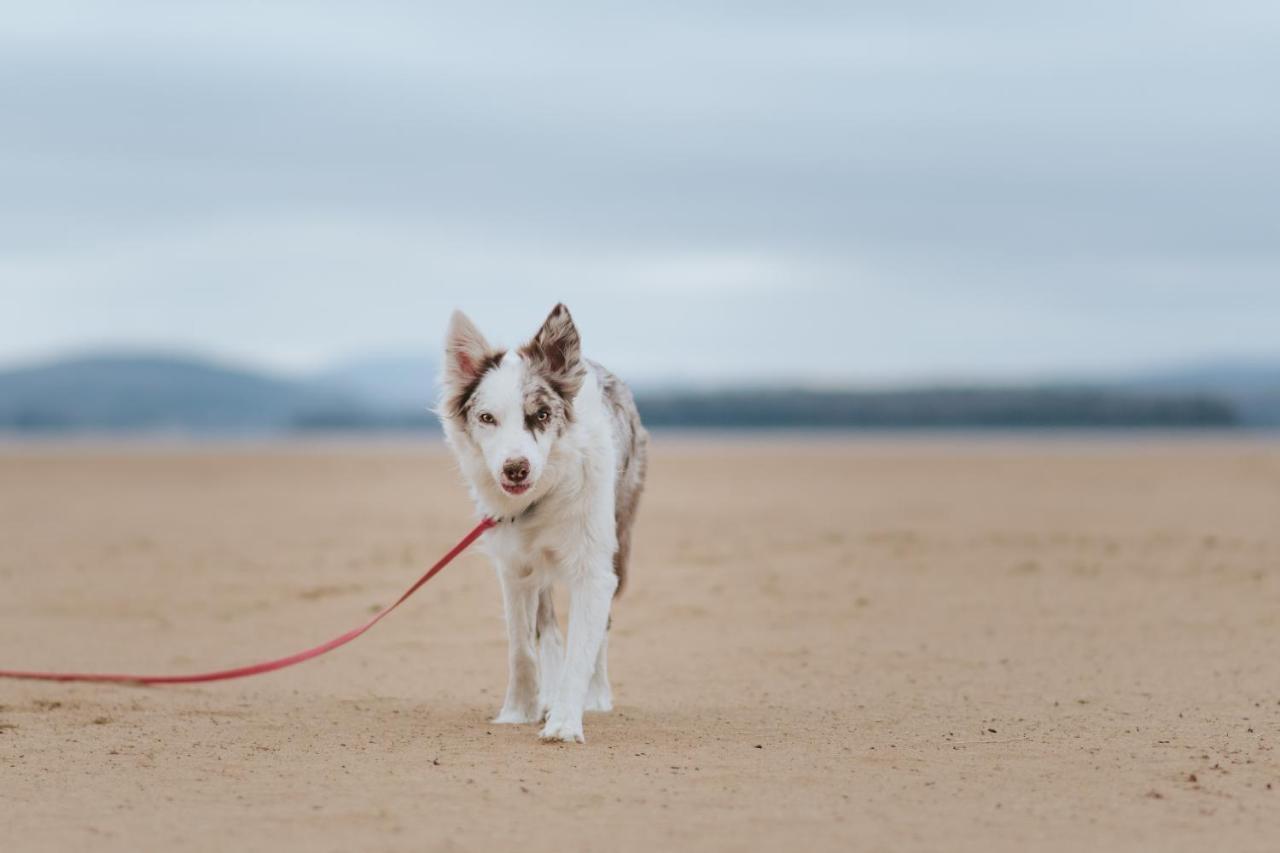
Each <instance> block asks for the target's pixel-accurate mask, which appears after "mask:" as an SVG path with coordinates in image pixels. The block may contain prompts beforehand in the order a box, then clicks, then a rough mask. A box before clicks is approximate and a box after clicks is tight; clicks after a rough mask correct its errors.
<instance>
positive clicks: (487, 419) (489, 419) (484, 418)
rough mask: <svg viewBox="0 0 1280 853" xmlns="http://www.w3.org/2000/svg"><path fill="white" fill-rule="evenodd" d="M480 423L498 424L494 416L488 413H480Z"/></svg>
mask: <svg viewBox="0 0 1280 853" xmlns="http://www.w3.org/2000/svg"><path fill="white" fill-rule="evenodd" d="M480 423H482V424H496V423H497V421H496V420H494V418H493V415H491V414H489V413H488V412H481V413H480Z"/></svg>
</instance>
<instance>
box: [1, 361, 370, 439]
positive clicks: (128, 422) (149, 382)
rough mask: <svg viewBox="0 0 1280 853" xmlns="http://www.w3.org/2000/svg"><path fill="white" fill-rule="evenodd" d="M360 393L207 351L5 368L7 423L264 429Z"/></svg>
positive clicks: (347, 402)
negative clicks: (214, 358) (229, 361)
mask: <svg viewBox="0 0 1280 853" xmlns="http://www.w3.org/2000/svg"><path fill="white" fill-rule="evenodd" d="M362 407H363V403H362V402H361V401H360V400H359V399H358V398H357V397H355V396H354V395H349V394H344V393H343V392H339V391H334V390H330V389H326V388H324V387H322V386H319V385H316V384H312V383H308V382H298V381H293V380H288V379H282V378H278V377H272V376H268V375H265V374H262V373H257V372H254V371H251V370H246V369H243V368H237V367H230V366H226V365H221V364H217V363H214V362H211V361H207V360H204V359H199V358H192V357H187V356H180V355H154V354H110V353H108V354H95V355H85V356H79V357H74V358H68V359H64V360H60V361H53V362H49V363H46V364H37V365H32V366H29V367H21V368H16V369H11V370H6V371H0V429H8V430H14V431H21V432H67V431H81V432H82V431H107V432H132V431H140V430H145V431H159V430H176V431H185V432H261V431H266V430H279V429H285V428H289V427H290V426H291V425H292V423H293V422H294V421H296V420H297V419H298V418H300V417H305V416H307V415H308V413H314V412H323V411H331V410H334V409H342V410H351V409H360V408H362Z"/></svg>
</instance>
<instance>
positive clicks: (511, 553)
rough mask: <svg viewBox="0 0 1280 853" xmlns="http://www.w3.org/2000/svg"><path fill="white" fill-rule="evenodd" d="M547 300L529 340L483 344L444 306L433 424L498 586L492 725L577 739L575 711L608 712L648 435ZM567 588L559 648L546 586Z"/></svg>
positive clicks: (623, 393)
mask: <svg viewBox="0 0 1280 853" xmlns="http://www.w3.org/2000/svg"><path fill="white" fill-rule="evenodd" d="M580 350H581V347H580V343H579V338H578V330H577V328H576V327H575V326H574V324H573V319H572V318H571V317H570V316H569V310H568V309H567V308H565V307H564V305H557V306H556V307H555V308H554V309H553V310H552V311H551V314H550V316H548V317H547V319H546V321H545V322H544V323H543V324H542V328H541V329H539V330H538V333H537V334H536V335H534V336H533V339H532V340H530V341H529V342H528V343H526V344H525V345H524V346H522V347H520V348H519V349H516V350H512V351H509V352H506V351H503V350H498V349H494V348H493V347H491V346H490V345H489V343H488V342H487V341H486V340H485V339H484V336H483V335H481V334H480V331H479V330H478V329H477V328H476V327H475V325H474V324H473V323H472V322H471V321H470V320H469V319H467V317H466V316H465V315H463V314H462V313H461V312H455V313H454V315H453V318H452V320H451V321H450V324H449V332H448V339H447V341H446V342H445V358H444V375H443V381H442V383H441V384H442V387H443V395H442V398H441V400H440V407H439V411H440V419H441V421H442V422H443V424H444V434H445V438H446V439H447V441H448V443H449V446H450V447H451V448H452V449H453V452H454V454H455V455H456V456H457V458H458V462H459V463H460V465H461V467H462V472H463V474H464V475H465V477H466V479H467V483H468V485H469V486H470V488H471V493H472V496H473V497H474V498H475V501H476V503H477V504H478V505H479V509H480V511H481V512H483V513H484V514H486V515H488V516H489V517H491V518H494V519H498V520H499V522H500V523H499V524H498V526H497V527H495V528H493V529H491V530H490V531H489V532H488V533H487V534H486V535H485V537H484V539H483V540H482V545H483V547H484V548H485V549H486V551H487V553H488V554H489V555H490V557H491V558H492V559H493V562H494V565H495V567H496V568H497V571H498V577H499V579H500V580H501V582H502V594H503V599H504V603H505V607H506V617H507V639H508V642H509V644H510V645H509V650H508V662H509V681H508V683H507V697H506V701H504V702H503V704H502V710H501V711H500V712H499V713H498V716H497V717H496V718H495V720H494V722H497V723H531V722H539V721H542V720H545V721H546V725H545V726H544V727H543V729H542V738H543V739H544V740H555V741H577V742H579V743H581V742H582V741H583V734H582V714H583V711H609V710H612V708H613V696H612V693H611V691H610V688H609V673H608V666H607V663H606V649H607V647H608V640H607V636H606V634H607V630H608V626H609V608H610V607H611V605H612V602H613V598H614V596H615V594H616V593H617V592H618V591H619V590H620V589H621V587H622V583H623V581H624V580H625V578H626V571H627V557H628V554H629V552H630V548H631V526H632V523H633V521H634V520H635V514H636V506H637V504H638V502H639V499H640V491H641V489H642V487H643V485H644V475H645V462H646V456H647V452H648V434H647V433H646V432H645V430H644V427H642V426H641V425H640V416H639V414H638V413H637V412H636V407H635V402H634V400H633V399H632V397H631V392H630V391H628V390H627V387H626V386H625V385H623V384H622V382H621V381H620V380H618V378H617V377H615V376H614V375H613V374H612V373H610V372H609V371H607V370H605V369H604V368H603V367H601V366H600V365H598V364H596V363H595V362H592V361H588V360H586V359H584V358H583V357H582V355H581V351H580ZM555 583H562V584H564V585H566V586H567V587H568V590H569V597H570V607H569V632H568V639H567V642H566V641H562V640H561V637H560V628H559V625H558V623H557V622H556V616H555V609H554V606H553V604H552V597H551V587H552V584H555Z"/></svg>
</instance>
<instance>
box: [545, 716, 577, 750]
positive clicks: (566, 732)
mask: <svg viewBox="0 0 1280 853" xmlns="http://www.w3.org/2000/svg"><path fill="white" fill-rule="evenodd" d="M539 737H540V738H542V739H543V740H544V741H548V742H556V741H559V742H562V743H586V740H587V739H586V738H585V737H583V735H582V716H581V715H579V716H577V717H576V718H574V717H569V716H565V715H561V714H554V713H553V714H552V715H551V716H550V717H549V718H548V719H547V724H546V725H545V726H543V727H542V734H540V735H539Z"/></svg>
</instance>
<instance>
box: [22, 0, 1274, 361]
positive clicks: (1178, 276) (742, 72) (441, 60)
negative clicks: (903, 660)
mask: <svg viewBox="0 0 1280 853" xmlns="http://www.w3.org/2000/svg"><path fill="white" fill-rule="evenodd" d="M1277 34H1280V13H1277V12H1276V11H1275V8H1274V7H1273V5H1272V4H1265V3H1261V2H1257V3H1246V2H1234V3H1226V4H1222V5H1219V6H1215V7H1214V8H1213V9H1211V10H1210V9H1207V7H1206V8H1204V9H1197V8H1195V7H1192V6H1176V7H1170V6H1168V4H1162V3H1155V2H1148V3H1143V4H1139V5H1138V6H1136V7H1134V6H1126V7H1124V8H1123V9H1122V8H1120V7H1117V6H1114V5H1113V4H1102V3H1082V4H1071V5H1070V6H1064V7H1061V8H1058V9H1055V10H1046V9H1044V8H1032V7H1029V6H1027V5H1025V4H1016V3H1011V2H988V3H980V4H976V5H974V4H966V5H964V7H963V8H961V7H957V6H955V5H954V4H943V3H925V4H921V5H913V7H912V8H911V9H906V8H904V7H901V6H899V5H898V4H889V3H870V4H858V5H857V6H851V5H849V4H837V3H804V4H768V3H750V4H742V5H740V6H739V7H735V9H734V11H733V13H732V14H730V13H728V12H726V11H725V10H724V9H723V8H721V7H712V6H709V5H707V6H704V5H700V4H676V3H659V4H650V5H646V6H645V7H644V8H643V10H639V9H638V7H632V8H627V7H613V8H609V9H606V8H604V7H600V6H598V5H597V4H565V3H556V4H551V5H549V6H547V5H539V6H537V7H531V6H525V5H521V4H497V5H494V4H466V5H464V6H458V5H457V4H449V5H436V6H432V5H423V4H417V3H372V4H362V5H359V6H352V5H349V4H336V3H335V4H330V3H308V4H271V5H270V6H268V7H262V6H260V5H259V4H246V3H216V4H214V3H209V4H182V6H181V7H178V6H172V5H165V4H153V3H143V2H122V3H116V4H111V5H110V6H109V7H108V6H102V5H101V4H91V3H64V2H49V3H41V4H35V5H29V6H28V7H24V8H22V9H18V10H13V11H12V12H11V14H10V15H9V16H8V18H7V20H6V27H5V28H4V30H3V32H0V74H3V75H4V78H5V79H9V80H21V81H23V85H21V86H9V87H4V88H3V89H0V184H2V185H3V186H4V187H5V188H6V192H5V193H4V194H3V196H0V291H2V293H3V296H4V299H5V304H6V305H7V306H10V309H11V311H13V312H14V314H15V315H16V316H20V317H21V318H22V322H21V323H19V324H17V325H18V328H16V329H15V330H13V332H12V333H9V332H6V335H5V336H4V337H3V339H0V359H5V358H16V357H20V356H22V355H24V354H31V353H36V352H44V351H48V350H50V349H54V348H57V347H60V346H67V345H72V344H75V343H77V342H88V341H103V340H164V341H166V342H171V343H179V344H181V343H187V344H192V345H196V346H201V347H207V348H211V349H214V350H216V351H220V352H226V353H230V354H233V355H236V356H238V357H246V358H263V359H268V360H270V361H272V362H274V363H276V364H280V365H286V366H289V365H298V366H301V365H306V364H313V363H320V362H323V361H324V360H326V359H328V358H331V357H333V356H334V355H338V354H343V353H349V352H359V351H364V350H383V349H387V348H391V347H395V348H402V347H405V346H414V345H417V344H418V342H420V341H423V340H431V339H433V336H434V335H435V334H437V329H436V327H437V326H438V325H439V324H440V317H442V316H444V313H447V311H448V310H449V309H451V308H452V307H453V306H454V305H468V306H475V307H476V310H478V311H479V312H481V313H484V314H486V315H487V316H488V319H489V321H490V322H491V323H492V324H493V325H494V326H496V327H497V328H498V330H499V331H501V332H503V333H505V334H509V335H511V336H516V335H519V334H521V333H523V330H524V328H525V327H526V326H527V325H528V324H529V323H530V322H536V320H537V319H539V318H540V317H541V314H542V312H544V311H545V310H546V307H547V306H548V305H549V304H550V302H553V301H555V300H556V299H559V298H572V299H574V300H575V301H576V305H575V313H576V314H583V313H585V314H586V315H587V316H588V317H590V319H591V322H592V323H593V324H595V325H596V327H597V328H598V329H599V332H598V333H597V335H596V337H595V339H596V341H598V342H601V343H602V345H603V346H604V347H605V353H602V354H601V355H602V357H603V356H604V355H605V354H607V355H610V356H612V357H613V358H615V359H620V360H621V361H622V362H623V363H624V366H625V367H626V368H627V369H629V370H631V371H634V372H638V373H647V374H655V375H656V374H663V375H667V374H672V373H680V372H694V373H696V372H699V371H701V372H706V373H714V374H717V375H722V374H723V375H727V374H739V375H762V374H803V375H809V374H812V373H823V374H830V375H838V376H849V377H854V378H857V377H863V376H868V375H890V374H894V375H896V374H912V375H925V374H937V373H947V372H961V373H964V372H978V371H1016V370H1033V369H1052V368H1054V367H1061V368H1064V369H1072V368H1076V369H1086V368H1090V367H1092V366H1095V365H1097V364H1099V363H1101V362H1103V361H1105V360H1110V361H1112V362H1116V363H1121V362H1124V363H1130V362H1146V361H1158V360H1161V359H1165V358H1182V357H1184V356H1191V355H1198V354H1201V353H1212V352H1219V351H1223V352H1226V351H1232V352H1234V351H1248V352H1265V351H1272V352H1274V348H1275V346H1276V345H1275V344H1274V343H1273V340H1274V334H1273V332H1271V331H1270V330H1268V329H1266V328H1264V326H1265V325H1266V324H1265V323H1263V322H1262V321H1261V319H1260V318H1265V317H1268V316H1270V317H1275V316H1280V289H1277V288H1274V287H1273V286H1271V284H1270V283H1271V282H1273V281H1275V280H1277V277H1278V276H1277V274H1280V254H1278V253H1277V252H1276V250H1275V245H1276V244H1275V235H1274V222H1275V221H1276V219H1277V213H1278V212H1280V211H1277V202H1276V199H1277V198H1280V145H1277V143H1278V142H1280V114H1278V113H1277V111H1275V110H1274V108H1273V107H1272V106H1271V101H1272V100H1273V97H1274V93H1273V92H1272V91H1271V88H1272V87H1271V86H1270V85H1269V81H1270V80H1272V79H1274V78H1275V76H1276V74H1277V73H1280V59H1278V58H1277V56H1276V54H1275V52H1274V50H1273V49H1272V47H1273V45H1274V39H1275V37H1276V35H1277ZM578 306H580V307H581V310H580V309H579V307H578ZM442 312H444V313H442ZM530 318H533V319H532V320H531V319H530ZM791 329H803V330H804V331H805V334H804V335H803V339H802V340H787V339H786V335H785V333H784V331H785V330H791ZM637 330H645V333H646V334H647V335H649V336H651V338H653V339H654V340H659V341H661V345H653V344H646V342H645V341H643V340H639V339H638V338H637ZM762 342H766V343H764V344H762ZM610 347H611V348H612V349H611V350H610V349H609V348H610Z"/></svg>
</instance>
